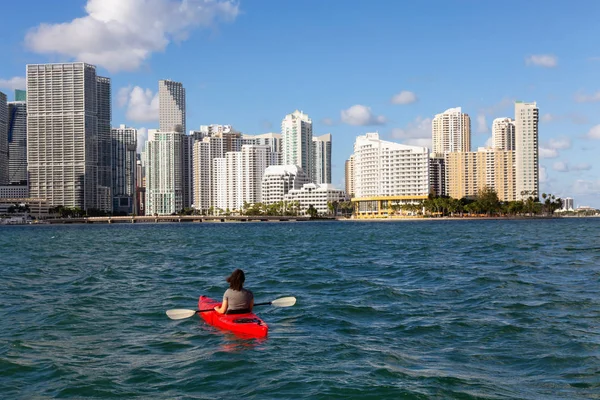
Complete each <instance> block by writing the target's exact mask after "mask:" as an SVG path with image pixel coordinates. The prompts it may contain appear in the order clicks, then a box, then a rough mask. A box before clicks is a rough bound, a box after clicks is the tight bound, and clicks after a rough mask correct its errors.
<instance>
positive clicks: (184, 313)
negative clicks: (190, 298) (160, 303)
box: [167, 308, 196, 319]
mask: <svg viewBox="0 0 600 400" xmlns="http://www.w3.org/2000/svg"><path fill="white" fill-rule="evenodd" d="M194 314H196V310H185V309H183V308H179V309H175V310H167V317H169V318H171V319H184V318H189V317H191V316H192V315H194Z"/></svg>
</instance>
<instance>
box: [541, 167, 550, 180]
mask: <svg viewBox="0 0 600 400" xmlns="http://www.w3.org/2000/svg"><path fill="white" fill-rule="evenodd" d="M548 181H549V179H548V173H547V172H546V167H542V166H540V183H547V182H548Z"/></svg>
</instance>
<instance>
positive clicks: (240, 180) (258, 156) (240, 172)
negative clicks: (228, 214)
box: [225, 145, 271, 211]
mask: <svg viewBox="0 0 600 400" xmlns="http://www.w3.org/2000/svg"><path fill="white" fill-rule="evenodd" d="M269 153H270V148H269V147H268V146H254V145H244V146H242V151H239V152H229V153H227V154H226V155H225V160H226V175H227V179H226V180H227V205H226V209H229V210H231V211H233V210H241V209H242V208H243V206H244V203H248V204H254V203H261V202H262V192H261V183H262V179H263V175H264V173H265V170H266V169H267V167H269V165H270V164H269V162H270V160H271V158H270V156H269Z"/></svg>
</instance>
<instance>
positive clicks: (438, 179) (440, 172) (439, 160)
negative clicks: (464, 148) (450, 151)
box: [429, 154, 447, 196]
mask: <svg viewBox="0 0 600 400" xmlns="http://www.w3.org/2000/svg"><path fill="white" fill-rule="evenodd" d="M429 192H430V193H432V194H434V195H435V196H446V195H447V192H446V159H445V158H444V157H440V156H435V155H434V154H432V155H431V157H430V158H429Z"/></svg>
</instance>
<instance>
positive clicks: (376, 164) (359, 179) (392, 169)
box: [354, 133, 429, 216]
mask: <svg viewBox="0 0 600 400" xmlns="http://www.w3.org/2000/svg"><path fill="white" fill-rule="evenodd" d="M354 177H355V193H354V202H355V203H356V204H357V206H356V210H357V213H358V216H362V215H388V213H389V212H390V211H391V210H392V209H393V206H395V205H403V204H408V203H414V202H416V201H419V200H423V199H426V198H427V196H428V194H429V149H427V148H426V147H418V146H408V145H404V144H399V143H393V142H387V141H384V140H380V139H379V134H378V133H367V134H366V135H363V136H358V137H357V138H356V141H355V142H354Z"/></svg>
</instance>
